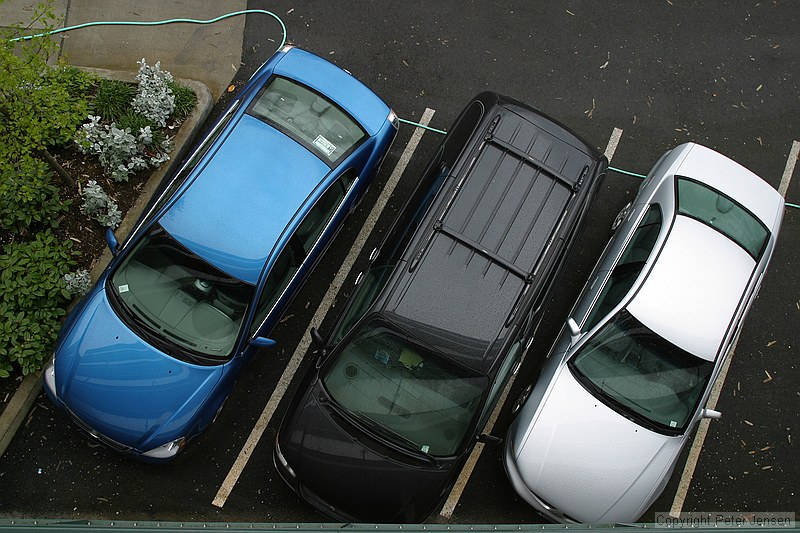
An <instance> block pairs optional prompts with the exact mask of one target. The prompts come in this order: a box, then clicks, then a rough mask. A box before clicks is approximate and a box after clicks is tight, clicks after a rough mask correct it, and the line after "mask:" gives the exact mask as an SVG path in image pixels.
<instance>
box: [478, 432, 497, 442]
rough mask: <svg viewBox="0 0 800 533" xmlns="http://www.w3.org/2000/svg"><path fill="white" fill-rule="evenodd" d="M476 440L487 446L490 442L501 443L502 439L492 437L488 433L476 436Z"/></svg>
mask: <svg viewBox="0 0 800 533" xmlns="http://www.w3.org/2000/svg"><path fill="white" fill-rule="evenodd" d="M476 440H477V441H478V442H482V443H484V444H489V443H490V442H491V443H494V444H497V443H500V442H503V439H502V438H501V437H497V436H495V435H492V434H490V433H481V434H480V435H478V437H477V439H476Z"/></svg>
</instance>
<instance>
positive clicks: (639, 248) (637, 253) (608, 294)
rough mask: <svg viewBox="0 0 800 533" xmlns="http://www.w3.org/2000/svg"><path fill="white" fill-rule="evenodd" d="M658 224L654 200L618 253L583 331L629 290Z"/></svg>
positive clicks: (653, 241) (609, 310)
mask: <svg viewBox="0 0 800 533" xmlns="http://www.w3.org/2000/svg"><path fill="white" fill-rule="evenodd" d="M661 225H662V224H661V208H659V206H658V204H653V205H651V206H650V207H649V208H648V209H647V213H645V215H644V217H643V218H642V221H641V222H640V223H639V225H638V226H637V227H636V230H635V231H634V233H633V237H631V240H630V242H628V244H627V246H625V249H624V250H623V251H622V254H620V258H619V261H618V262H617V264H616V266H615V267H614V270H613V271H612V272H611V275H610V276H609V277H608V280H607V281H606V284H605V286H604V287H603V290H602V291H601V292H600V296H599V297H598V298H597V302H596V303H595V305H594V307H593V308H592V310H591V312H590V313H589V316H588V318H587V319H586V322H585V323H584V326H583V330H584V331H589V330H590V329H592V328H593V327H594V326H595V325H596V324H597V323H598V322H600V321H601V320H602V319H603V318H604V317H605V316H607V315H608V314H609V313H610V312H611V310H612V309H614V308H615V307H616V306H617V304H619V303H620V302H621V301H622V299H623V298H625V295H626V294H628V292H629V291H630V289H631V287H632V286H633V283H634V282H635V281H636V279H637V278H638V277H639V273H640V272H641V271H642V268H644V265H645V263H646V261H647V258H648V257H650V253H651V252H652V251H653V247H654V246H655V244H656V240H657V239H658V234H659V233H660V231H661Z"/></svg>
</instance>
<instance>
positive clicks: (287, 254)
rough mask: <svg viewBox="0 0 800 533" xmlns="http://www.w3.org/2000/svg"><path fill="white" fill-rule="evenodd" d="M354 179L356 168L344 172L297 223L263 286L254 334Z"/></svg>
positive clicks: (254, 323)
mask: <svg viewBox="0 0 800 533" xmlns="http://www.w3.org/2000/svg"><path fill="white" fill-rule="evenodd" d="M354 182H355V171H349V172H345V173H344V174H343V175H342V176H340V177H339V179H337V180H336V181H335V182H333V183H332V184H331V186H330V187H328V189H327V190H326V191H325V192H324V193H323V194H322V196H321V197H320V198H319V199H318V200H317V202H316V203H315V204H314V206H313V207H312V208H311V209H310V210H309V211H308V213H307V214H306V216H305V217H304V218H303V221H302V222H301V223H300V225H299V226H298V227H297V230H296V231H295V233H294V235H292V236H291V237H290V238H289V244H288V245H287V246H286V247H284V249H283V251H282V252H281V253H280V255H279V256H278V259H277V260H276V261H275V264H274V265H273V266H272V269H271V270H270V273H269V275H268V276H267V280H266V282H265V283H264V289H263V290H262V291H261V296H260V297H259V300H258V305H257V306H256V314H255V317H254V318H253V323H252V325H251V326H250V334H251V335H255V334H256V333H257V332H258V329H259V328H260V327H261V324H262V323H263V322H264V320H265V319H266V317H267V315H268V314H269V313H270V311H272V308H273V307H274V306H275V302H277V301H278V298H279V297H280V296H281V294H282V293H283V291H284V290H285V289H286V287H287V285H289V282H290V281H291V280H292V278H293V277H294V275H295V274H296V273H297V271H298V270H299V269H300V266H301V265H302V264H303V262H304V261H305V260H306V257H308V256H309V255H310V253H311V250H312V249H313V248H314V246H315V245H316V243H317V241H318V240H319V237H320V235H322V233H323V231H324V230H325V228H327V227H328V224H329V223H330V220H331V218H332V217H333V215H334V214H335V213H336V210H337V209H338V208H339V206H340V205H342V200H344V198H345V196H346V194H347V192H348V189H349V187H350V186H352V184H353V183H354Z"/></svg>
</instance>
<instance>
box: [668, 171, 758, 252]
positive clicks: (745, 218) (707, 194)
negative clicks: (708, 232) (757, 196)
mask: <svg viewBox="0 0 800 533" xmlns="http://www.w3.org/2000/svg"><path fill="white" fill-rule="evenodd" d="M678 213H680V214H681V215H686V216H689V217H692V218H694V219H696V220H699V221H700V222H702V223H704V224H706V225H708V226H711V227H712V228H714V229H715V230H717V231H719V232H720V233H722V234H724V235H726V236H727V237H728V238H730V239H731V240H733V241H734V242H735V243H736V244H738V245H739V246H741V247H742V248H744V249H745V250H746V251H747V253H749V254H750V255H751V256H752V257H753V258H755V259H758V257H759V256H761V252H762V251H763V250H764V247H765V245H766V244H767V239H768V237H769V231H768V230H767V228H766V227H765V226H764V224H762V223H761V221H760V220H758V219H757V218H756V217H755V216H753V215H752V214H751V213H750V211H748V210H747V209H745V208H744V207H742V206H741V204H739V203H738V202H736V201H735V200H732V199H730V198H728V197H727V196H725V195H723V194H722V193H720V192H718V191H716V190H714V189H712V188H711V187H708V186H706V185H703V184H702V183H698V182H696V181H692V180H689V179H687V178H678Z"/></svg>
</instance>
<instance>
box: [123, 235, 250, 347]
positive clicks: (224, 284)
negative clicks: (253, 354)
mask: <svg viewBox="0 0 800 533" xmlns="http://www.w3.org/2000/svg"><path fill="white" fill-rule="evenodd" d="M110 289H111V291H110V292H112V294H113V295H114V296H116V298H115V300H117V301H119V302H121V303H122V306H123V308H124V309H125V310H126V311H127V313H126V315H127V316H129V317H130V318H131V320H132V321H133V325H132V329H133V330H134V331H136V332H137V333H139V334H140V335H142V336H143V337H144V338H146V339H147V340H149V341H151V342H152V343H153V344H155V345H157V346H159V347H161V348H163V349H164V351H165V352H166V353H169V354H171V355H176V356H178V357H180V358H181V359H183V360H189V361H193V360H194V359H193V358H194V356H200V357H203V358H208V357H211V358H223V357H227V356H229V355H230V354H231V353H232V350H233V347H234V345H235V342H236V339H237V337H238V334H239V330H240V328H241V325H242V318H243V316H244V313H245V310H246V308H247V305H248V303H249V302H250V299H251V297H252V294H253V287H252V286H251V285H249V284H247V283H245V282H243V281H241V280H239V279H236V278H234V277H232V276H229V275H228V274H226V273H225V272H223V271H221V270H219V269H217V268H215V267H214V266H212V265H210V264H209V263H206V262H205V261H204V260H203V259H201V258H200V257H198V256H197V255H195V254H193V253H192V252H191V251H189V250H188V249H187V248H185V247H183V246H182V245H181V244H180V243H179V242H178V241H176V240H175V239H174V238H172V236H171V235H170V234H169V233H168V232H167V231H166V230H164V229H163V228H162V227H161V226H158V225H156V226H154V228H153V230H151V232H150V233H149V234H148V235H147V236H146V237H144V238H143V239H142V240H141V241H139V243H137V245H136V248H134V249H133V250H132V251H131V253H130V254H128V257H127V258H126V259H125V261H124V262H123V263H122V264H121V265H120V267H119V268H118V269H117V270H116V272H114V273H113V275H112V277H111V282H110Z"/></svg>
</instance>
